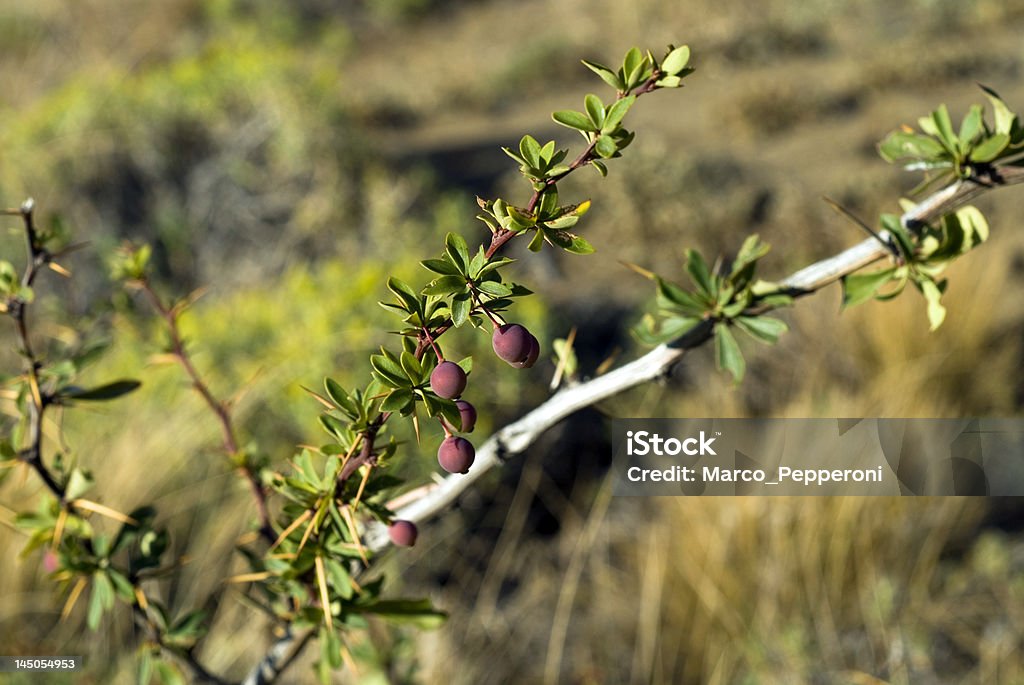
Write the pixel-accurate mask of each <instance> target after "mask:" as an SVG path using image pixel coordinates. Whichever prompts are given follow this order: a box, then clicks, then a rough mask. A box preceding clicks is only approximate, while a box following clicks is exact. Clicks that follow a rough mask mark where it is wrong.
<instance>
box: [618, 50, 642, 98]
mask: <svg viewBox="0 0 1024 685" xmlns="http://www.w3.org/2000/svg"><path fill="white" fill-rule="evenodd" d="M643 63H644V55H643V53H642V52H640V49H639V48H636V47H632V48H630V49H629V51H628V52H627V53H626V57H625V58H624V59H623V60H622V73H623V74H625V75H626V77H627V80H626V88H627V89H628V88H630V87H632V86H633V85H635V84H633V83H631V82H630V81H629V78H628V77H629V76H630V75H631V74H633V73H634V72H637V71H638V70H639V69H640V68H642V67H643Z"/></svg>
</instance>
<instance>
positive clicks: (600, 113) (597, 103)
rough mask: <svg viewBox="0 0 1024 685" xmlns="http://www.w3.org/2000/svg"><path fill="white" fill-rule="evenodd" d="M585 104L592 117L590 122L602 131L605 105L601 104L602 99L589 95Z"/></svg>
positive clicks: (584, 100)
mask: <svg viewBox="0 0 1024 685" xmlns="http://www.w3.org/2000/svg"><path fill="white" fill-rule="evenodd" d="M583 104H584V105H585V106H586V109H587V115H588V116H589V117H590V121H591V122H593V124H594V128H596V129H600V128H601V127H602V126H604V103H603V102H601V98H599V97H597V96H596V95H589V94H588V95H587V96H586V97H585V98H584V99H583Z"/></svg>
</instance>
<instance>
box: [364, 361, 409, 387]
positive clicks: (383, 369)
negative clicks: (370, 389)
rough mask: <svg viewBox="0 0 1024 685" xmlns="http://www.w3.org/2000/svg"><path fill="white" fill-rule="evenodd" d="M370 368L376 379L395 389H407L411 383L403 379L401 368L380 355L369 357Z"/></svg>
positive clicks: (403, 374) (403, 373)
mask: <svg viewBox="0 0 1024 685" xmlns="http://www.w3.org/2000/svg"><path fill="white" fill-rule="evenodd" d="M370 366H372V367H373V370H374V371H376V372H377V376H378V378H380V379H381V380H382V381H384V382H385V383H387V384H388V385H391V386H392V387H395V388H402V387H409V386H411V383H410V382H409V379H408V378H406V377H405V372H404V371H403V370H402V367H401V366H399V365H398V364H396V363H395V362H394V361H393V360H391V359H388V358H387V357H385V356H384V355H382V354H375V355H372V356H371V357H370Z"/></svg>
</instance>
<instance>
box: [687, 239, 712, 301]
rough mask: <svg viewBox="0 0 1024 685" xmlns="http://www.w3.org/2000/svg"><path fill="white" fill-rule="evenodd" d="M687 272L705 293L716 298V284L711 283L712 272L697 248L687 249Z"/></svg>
mask: <svg viewBox="0 0 1024 685" xmlns="http://www.w3.org/2000/svg"><path fill="white" fill-rule="evenodd" d="M686 272H687V273H688V274H690V278H691V279H693V283H694V285H696V286H697V287H698V288H699V289H700V290H701V292H702V293H703V294H705V295H707V296H708V297H709V298H712V299H713V298H714V294H715V293H714V286H713V285H712V283H711V273H710V272H709V271H708V265H707V262H705V261H704V258H703V257H702V256H701V255H700V253H699V252H697V251H696V250H690V249H688V250H686Z"/></svg>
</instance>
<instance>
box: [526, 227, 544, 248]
mask: <svg viewBox="0 0 1024 685" xmlns="http://www.w3.org/2000/svg"><path fill="white" fill-rule="evenodd" d="M542 247H544V233H543V231H542V230H541V229H537V231H536V233H534V235H533V239H532V240H531V241H530V244H529V245H528V246H527V249H529V250H530V252H540V250H541V248H542Z"/></svg>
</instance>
